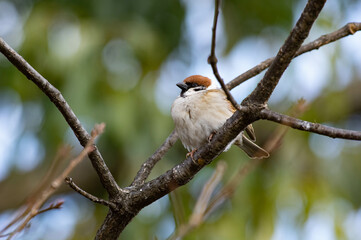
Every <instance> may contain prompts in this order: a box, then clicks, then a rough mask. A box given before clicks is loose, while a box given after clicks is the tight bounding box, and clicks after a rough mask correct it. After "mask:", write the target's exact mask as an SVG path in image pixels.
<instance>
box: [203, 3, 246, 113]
mask: <svg viewBox="0 0 361 240" xmlns="http://www.w3.org/2000/svg"><path fill="white" fill-rule="evenodd" d="M220 1H221V0H215V3H214V4H215V6H214V18H213V27H212V45H211V54H210V55H209V57H208V63H209V64H210V65H211V66H212V70H213V74H214V76H215V77H216V78H217V80H218V82H219V84H220V85H221V87H222V89H223V91H224V93H225V94H226V96H227V98H228V100H229V101H230V102H231V103H232V105H233V107H234V108H235V109H238V110H239V104H238V103H237V102H236V100H234V98H233V96H232V94H231V92H230V91H229V90H228V88H227V87H226V85H225V84H224V81H223V79H222V77H221V75H220V74H219V72H218V67H217V62H218V59H217V57H216V34H217V23H218V15H219V5H220Z"/></svg>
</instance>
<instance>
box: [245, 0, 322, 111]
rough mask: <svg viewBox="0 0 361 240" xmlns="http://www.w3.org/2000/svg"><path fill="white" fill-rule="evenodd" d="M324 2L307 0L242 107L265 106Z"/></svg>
mask: <svg viewBox="0 0 361 240" xmlns="http://www.w3.org/2000/svg"><path fill="white" fill-rule="evenodd" d="M325 2H326V0H309V1H308V3H307V5H306V7H305V9H304V10H303V12H302V14H301V17H300V18H299V19H298V21H297V23H296V25H295V26H294V28H293V29H292V31H291V33H290V35H289V36H288V38H287V39H286V41H285V43H284V44H283V45H282V47H281V48H280V50H279V51H278V53H277V56H276V58H275V59H274V61H273V62H272V64H271V66H270V67H269V69H268V70H267V72H266V73H265V75H264V77H263V79H262V80H261V81H260V82H259V83H258V85H257V87H256V89H254V90H253V92H252V93H251V94H250V95H249V96H248V97H247V98H246V99H244V100H243V101H242V105H260V106H265V105H266V104H267V102H268V99H269V98H270V97H271V95H272V93H273V91H274V89H275V88H276V86H277V84H278V82H279V80H280V78H281V76H282V74H283V73H284V71H285V70H286V68H287V67H288V65H289V64H290V62H291V61H292V59H293V58H294V56H295V54H296V52H297V50H298V49H299V48H300V47H301V45H302V43H303V41H304V40H305V39H306V37H307V36H308V33H309V32H310V30H311V27H312V25H313V23H314V22H315V20H316V19H317V17H318V14H319V13H320V12H321V10H322V8H323V6H324V4H325Z"/></svg>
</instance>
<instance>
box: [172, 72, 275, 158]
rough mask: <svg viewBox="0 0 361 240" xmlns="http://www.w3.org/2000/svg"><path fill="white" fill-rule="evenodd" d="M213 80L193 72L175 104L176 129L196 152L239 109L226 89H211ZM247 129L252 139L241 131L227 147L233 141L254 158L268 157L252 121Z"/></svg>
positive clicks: (179, 85) (190, 148) (185, 82)
mask: <svg viewBox="0 0 361 240" xmlns="http://www.w3.org/2000/svg"><path fill="white" fill-rule="evenodd" d="M210 85H211V80H210V79H209V78H207V77H204V76H200V75H193V76H190V77H187V78H186V79H184V81H183V82H180V83H177V86H178V87H179V88H180V89H181V93H180V95H179V97H177V98H176V100H175V101H174V102H173V105H172V110H171V114H172V118H173V121H174V124H175V131H176V132H177V134H178V137H179V139H180V140H181V142H182V144H183V146H184V147H185V148H186V149H187V150H188V151H190V152H189V153H188V154H187V156H188V155H190V156H191V157H192V159H193V154H194V153H195V151H196V150H197V149H198V148H200V147H201V146H202V145H205V144H206V143H207V141H209V140H210V139H211V138H212V136H213V134H214V133H215V132H216V131H217V130H218V129H220V128H221V127H222V126H223V124H224V123H225V122H226V120H227V119H228V118H230V117H231V116H232V115H233V113H234V112H235V111H236V109H235V108H234V107H233V105H232V103H231V102H230V101H228V99H227V97H226V95H225V93H224V91H223V90H222V89H209V90H208V89H207V88H208V87H209V86H210ZM245 132H246V133H247V135H248V136H249V138H250V139H251V140H250V139H248V138H247V137H246V136H245V135H244V133H243V132H241V133H240V134H239V135H238V136H237V137H236V138H235V139H234V140H233V141H232V142H231V143H230V144H229V145H228V146H227V147H226V148H225V151H227V150H228V149H229V148H230V147H231V145H232V144H235V145H236V146H238V147H240V148H241V149H242V150H243V151H244V152H245V153H246V154H247V155H248V156H249V157H250V158H266V157H268V156H269V154H268V152H267V151H266V150H264V149H262V148H261V147H259V146H258V145H256V144H255V143H253V141H255V140H256V136H255V133H254V130H253V127H252V125H248V126H247V128H246V129H245Z"/></svg>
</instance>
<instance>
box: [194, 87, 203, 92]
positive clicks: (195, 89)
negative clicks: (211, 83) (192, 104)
mask: <svg viewBox="0 0 361 240" xmlns="http://www.w3.org/2000/svg"><path fill="white" fill-rule="evenodd" d="M200 90H204V88H203V87H197V88H194V91H196V92H198V91H200Z"/></svg>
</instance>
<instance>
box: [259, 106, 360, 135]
mask: <svg viewBox="0 0 361 240" xmlns="http://www.w3.org/2000/svg"><path fill="white" fill-rule="evenodd" d="M260 117H261V119H265V120H270V121H273V122H277V123H280V124H283V125H286V126H289V127H291V128H295V129H298V130H302V131H307V132H313V133H317V134H321V135H325V136H328V137H331V138H343V139H349V140H361V132H358V131H352V130H345V129H340V128H334V127H329V126H325V125H322V124H318V123H312V122H307V121H303V120H300V119H297V118H294V117H290V116H287V115H283V114H281V113H277V112H274V111H271V110H269V109H263V110H262V111H261V113H260Z"/></svg>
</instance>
